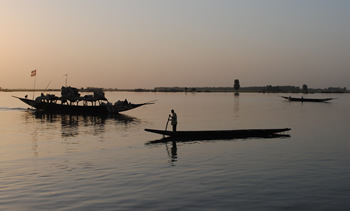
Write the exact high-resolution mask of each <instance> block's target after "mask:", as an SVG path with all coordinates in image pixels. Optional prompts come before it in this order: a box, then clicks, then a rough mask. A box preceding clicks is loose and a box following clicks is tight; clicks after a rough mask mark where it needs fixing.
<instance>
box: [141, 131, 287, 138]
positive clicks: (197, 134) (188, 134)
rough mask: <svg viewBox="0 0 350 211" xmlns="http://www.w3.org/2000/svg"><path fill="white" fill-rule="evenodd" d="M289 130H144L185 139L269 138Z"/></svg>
mask: <svg viewBox="0 0 350 211" xmlns="http://www.w3.org/2000/svg"><path fill="white" fill-rule="evenodd" d="M289 130H290V128H280V129H246V130H203V131H176V132H173V131H164V130H155V129H145V131H147V132H151V133H157V134H161V135H164V136H169V137H171V138H187V139H233V138H249V137H269V136H271V135H274V134H277V133H281V132H285V131H289Z"/></svg>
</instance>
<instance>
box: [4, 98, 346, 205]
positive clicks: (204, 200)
mask: <svg viewBox="0 0 350 211" xmlns="http://www.w3.org/2000/svg"><path fill="white" fill-rule="evenodd" d="M26 94H28V95H29V96H31V95H32V94H31V93H24V92H23V93H22V92H12V93H10V92H0V117H1V118H0V136H1V141H0V210H50V209H53V210H199V209H200V210H348V209H349V206H350V165H349V164H350V124H349V119H350V112H349V108H350V95H347V94H342V95H324V94H323V95H321V94H314V95H309V96H308V97H313V98H317V97H322V98H325V97H335V98H337V99H335V100H333V101H331V102H330V103H298V102H291V103H290V102H287V101H285V100H283V99H282V98H280V97H279V95H276V94H258V93H241V94H240V96H234V95H233V94H232V93H195V94H192V93H187V94H185V93H132V92H131V93H129V92H107V93H106V97H107V98H108V99H109V100H110V101H111V102H115V101H117V100H118V99H120V100H124V99H125V98H127V99H128V100H129V101H131V102H135V103H141V102H146V101H150V100H158V101H157V102H156V104H154V105H148V106H145V107H141V108H138V109H135V110H131V111H128V112H125V113H124V114H123V115H115V116H108V117H99V116H74V115H73V116H70V115H47V114H39V113H33V112H31V111H28V110H27V109H26V108H27V106H26V105H25V104H23V103H22V102H20V101H19V100H18V99H15V98H12V97H11V95H17V96H24V95H26ZM296 96H298V95H296ZM299 96H300V95H299ZM171 109H175V111H176V112H177V114H178V121H179V125H178V130H206V129H210V130H212V129H252V128H286V127H289V128H292V130H291V131H289V132H288V134H289V135H290V137H289V138H273V139H262V138H255V139H235V140H212V141H193V142H186V143H180V142H179V143H177V144H176V145H177V148H173V146H172V144H171V143H168V144H165V143H163V144H147V142H149V141H153V140H158V139H161V138H162V136H160V135H156V134H151V133H147V132H145V131H144V128H155V129H164V128H165V124H166V121H167V117H168V115H169V113H170V110H171Z"/></svg>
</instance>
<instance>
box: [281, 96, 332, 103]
mask: <svg viewBox="0 0 350 211" xmlns="http://www.w3.org/2000/svg"><path fill="white" fill-rule="evenodd" d="M281 97H282V98H284V99H286V100H289V101H298V102H327V101H329V100H333V99H334V98H319V99H317V98H304V97H300V98H296V97H285V96H281Z"/></svg>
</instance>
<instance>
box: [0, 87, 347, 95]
mask: <svg viewBox="0 0 350 211" xmlns="http://www.w3.org/2000/svg"><path fill="white" fill-rule="evenodd" d="M96 89H100V90H101V89H102V90H103V91H104V92H185V93H191V92H206V93H209V92H214V93H215V92H232V93H233V92H236V90H235V89H234V88H233V87H156V88H154V89H141V88H138V89H116V88H91V87H88V88H81V89H79V92H94V90H96ZM60 91H61V89H47V90H44V89H35V90H33V89H1V88H0V92H60ZM238 92H240V93H290V94H313V93H326V94H327V93H328V94H329V93H339V94H343V93H350V90H347V89H346V88H338V87H329V88H325V89H319V88H317V89H313V88H309V89H308V91H307V92H305V91H304V90H302V89H300V88H299V87H295V86H273V87H272V86H259V87H241V88H240V89H239V90H238Z"/></svg>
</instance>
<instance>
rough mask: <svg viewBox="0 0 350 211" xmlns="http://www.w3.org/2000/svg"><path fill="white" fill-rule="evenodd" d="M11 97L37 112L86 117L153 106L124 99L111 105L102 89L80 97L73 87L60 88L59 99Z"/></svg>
mask: <svg viewBox="0 0 350 211" xmlns="http://www.w3.org/2000/svg"><path fill="white" fill-rule="evenodd" d="M12 97H15V98H18V99H20V100H21V101H22V102H24V103H26V104H28V105H30V106H32V107H33V108H35V109H37V110H38V111H43V112H48V113H67V114H87V115H100V114H117V113H120V112H123V111H128V110H131V109H134V108H138V107H140V106H143V105H149V104H154V102H152V101H151V102H146V103H140V104H133V103H130V102H128V101H127V100H126V99H125V100H124V101H117V102H116V103H114V104H112V103H110V102H108V100H107V99H106V98H105V95H104V92H103V91H102V89H96V90H94V94H93V95H85V96H80V93H79V92H78V89H76V88H74V87H62V88H61V97H58V96H56V95H53V94H47V95H44V94H41V96H39V97H37V98H36V99H35V100H30V99H28V98H27V96H26V97H25V98H21V97H16V96H12ZM80 102H82V105H81V104H79V103H80Z"/></svg>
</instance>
